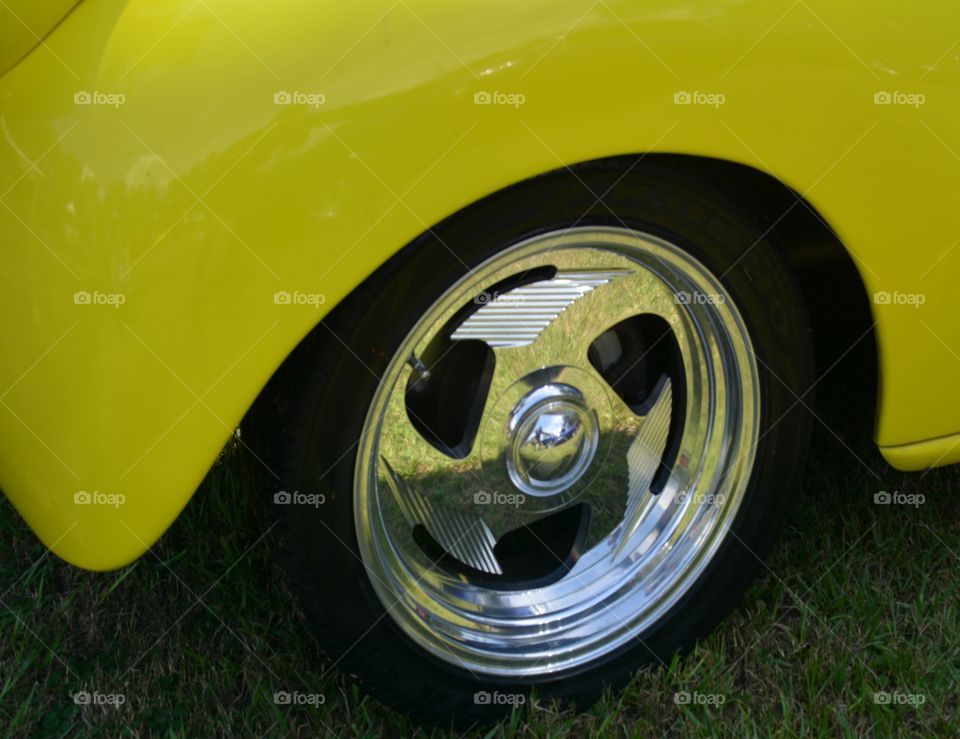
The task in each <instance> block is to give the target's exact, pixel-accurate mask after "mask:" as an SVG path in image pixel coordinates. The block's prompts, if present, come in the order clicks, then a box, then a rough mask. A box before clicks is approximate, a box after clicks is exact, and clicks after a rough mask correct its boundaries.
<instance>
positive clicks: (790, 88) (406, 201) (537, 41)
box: [0, 0, 960, 569]
mask: <svg viewBox="0 0 960 739" xmlns="http://www.w3.org/2000/svg"><path fill="white" fill-rule="evenodd" d="M72 6H73V3H71V2H60V3H47V4H45V7H44V8H43V9H41V10H37V9H36V8H34V6H33V4H32V3H29V2H27V0H17V1H16V2H12V3H11V0H7V2H6V3H5V7H6V8H7V10H8V12H6V13H0V41H3V44H4V45H3V48H2V50H0V70H3V69H5V70H6V72H5V73H4V74H3V76H2V77H0V129H2V130H0V250H2V256H3V266H4V268H3V270H2V277H0V279H2V290H0V311H2V314H3V319H2V325H3V334H2V352H0V406H2V407H0V488H2V489H3V491H4V493H5V494H6V495H7V496H8V497H9V499H10V500H11V501H12V502H13V505H14V506H15V507H16V508H17V510H18V511H19V512H20V513H21V514H22V515H23V517H24V518H25V519H26V521H27V522H28V523H29V525H30V526H31V527H32V528H33V529H34V531H36V533H37V534H38V536H39V537H40V538H41V539H42V541H43V542H44V543H45V544H46V545H47V546H48V547H50V548H51V549H52V550H53V551H54V552H55V553H56V554H58V555H59V556H61V557H63V558H64V559H66V560H68V561H70V562H72V563H75V564H77V565H79V566H82V567H86V568H91V569H108V568H114V567H118V566H121V565H124V564H126V563H128V562H130V561H131V560H133V559H134V558H136V557H137V556H139V555H141V554H143V553H144V552H145V551H146V550H147V548H149V547H150V546H151V545H153V543H154V542H155V541H156V540H157V539H158V537H159V536H160V535H161V534H162V533H163V531H164V530H165V529H166V528H167V527H168V526H169V525H170V523H171V522H172V521H173V520H174V518H175V517H176V516H177V514H178V513H179V512H180V511H181V509H182V508H183V507H184V505H186V503H187V501H188V500H189V498H190V496H191V495H192V494H193V492H194V490H195V489H196V488H197V486H198V484H199V483H200V481H201V480H202V478H203V477H204V475H205V473H206V472H207V470H208V469H209V468H210V466H211V464H212V463H213V462H214V460H215V459H216V457H217V454H218V452H219V451H220V449H221V448H222V447H223V445H224V442H225V441H226V440H227V439H228V438H229V437H230V435H231V434H232V433H233V432H234V429H235V428H236V427H237V425H238V423H239V422H240V420H241V418H242V417H243V415H244V413H245V411H246V410H247V409H248V408H249V406H250V405H251V403H252V402H253V400H254V399H255V398H256V397H257V395H258V393H259V392H260V390H261V389H262V388H263V386H264V385H265V383H266V382H267V380H268V379H269V377H270V376H271V374H272V373H273V372H274V371H275V370H276V368H277V367H278V366H279V365H280V364H281V363H282V362H283V360H284V358H285V357H286V356H287V355H288V354H289V353H290V352H291V351H292V350H293V348H294V347H295V346H296V345H297V344H298V342H300V341H301V339H302V338H303V337H304V336H305V335H306V334H307V333H308V332H309V331H310V330H311V329H313V328H314V327H315V326H316V325H317V323H318V322H319V321H320V319H321V318H322V317H323V315H324V314H325V313H326V312H327V311H328V310H329V309H330V308H332V307H333V306H335V305H336V304H337V302H338V301H339V300H341V299H342V298H343V297H344V296H346V295H347V294H348V293H350V292H351V290H352V289H353V288H354V287H355V286H357V285H358V284H359V283H360V282H361V281H362V280H363V279H364V278H365V277H366V276H368V275H369V274H370V273H371V272H372V271H374V270H375V269H376V268H377V267H378V266H380V265H382V264H383V263H384V262H385V261H386V260H387V259H388V258H389V257H390V256H391V255H392V254H394V253H395V252H397V251H398V250H399V249H400V248H401V247H403V246H404V245H405V244H407V243H408V242H409V241H411V240H412V239H413V238H414V237H416V236H417V235H418V234H419V233H421V232H423V231H424V230H426V229H427V228H429V227H430V226H431V225H432V224H435V223H437V222H439V221H440V220H442V219H443V218H444V217H446V216H448V215H450V214H452V213H454V212H456V211H457V210H459V209H461V208H463V207H465V206H467V205H469V204H470V203H472V202H475V201H476V200H478V199H480V198H482V197H484V196H485V195H487V194H489V193H492V192H494V191H496V190H498V189H500V188H502V187H505V186H507V185H509V184H511V183H514V182H517V181H520V180H524V179H526V178H530V177H532V176H535V175H537V174H540V173H543V172H546V171H549V170H553V169H556V168H557V167H559V166H563V165H566V164H573V163H576V162H584V161H588V160H593V159H597V158H601V157H608V156H614V155H624V154H643V153H650V152H665V153H678V154H690V155H697V156H704V157H712V158H716V159H721V160H726V161H730V162H736V163H740V164H743V165H747V166H749V167H753V168H755V169H757V170H760V171H762V172H765V173H769V174H770V175H772V176H773V177H775V178H777V179H778V180H780V181H781V182H782V183H784V184H785V185H787V186H789V187H790V188H793V190H795V191H796V192H797V193H798V194H799V195H801V196H802V197H803V198H804V199H805V200H806V201H807V202H808V203H810V204H811V205H812V206H813V207H814V208H816V210H817V211H818V212H819V214H820V215H821V216H822V217H823V218H824V220H825V221H826V222H827V223H828V224H829V225H830V227H831V228H832V229H833V230H834V231H835V233H836V234H837V236H838V237H839V239H840V240H841V241H842V243H843V244H844V245H845V247H846V248H847V249H848V251H849V252H850V254H851V256H852V257H853V260H854V262H855V264H856V265H857V268H858V271H859V273H860V275H861V277H862V280H863V282H864V284H865V286H866V289H867V294H868V295H869V296H871V300H870V302H871V305H870V309H871V310H872V314H873V317H874V320H875V321H876V325H875V332H876V338H877V345H878V347H879V373H880V377H879V379H880V384H879V387H880V392H879V398H878V416H877V425H876V432H875V438H876V443H877V444H878V445H879V447H880V449H881V451H882V452H883V454H884V456H885V457H886V459H887V460H888V461H889V462H890V463H891V464H893V465H894V466H896V467H898V468H901V469H921V468H924V467H928V466H933V465H942V464H947V463H952V462H957V461H960V383H957V382H956V381H955V378H956V376H957V374H958V370H960V320H957V314H958V311H957V304H956V297H955V295H956V292H955V285H956V282H957V277H958V275H960V245H958V241H957V240H958V238H960V208H958V207H957V203H958V202H960V129H958V128H957V125H956V121H957V113H958V111H960V62H958V58H960V46H958V45H957V39H956V33H957V31H956V29H957V28H958V27H960V7H958V6H957V5H956V4H954V3H949V2H944V1H942V0H937V1H936V2H933V1H931V2H925V3H922V4H920V5H907V4H902V3H897V2H893V1H892V0H881V2H879V3H874V4H872V5H871V6H870V8H869V9H864V8H862V7H860V6H858V5H857V4H854V3H833V2H827V1H826V0H796V1H795V2H793V1H791V0H784V1H783V2H769V3H761V2H744V3H715V2H705V1H701V0H696V1H695V2H689V3H679V2H676V0H651V1H650V2H642V3H640V2H630V1H628V0H598V1H597V2H593V1H592V0H528V1H527V2H522V3H521V2H512V1H508V0H485V2H482V3H480V2H459V3H451V2H443V1H441V0H397V2H388V1H384V2H373V1H367V0H363V1H358V2H351V3H295V2H285V1H283V0H280V1H278V2H274V3H269V4H263V3H256V4H254V3H235V2H227V0H200V1H199V2H194V1H193V0H163V1H157V0H150V2H147V1H146V0H84V1H83V2H80V3H79V4H78V5H76V7H72ZM31 47H32V49H31ZM520 108H522V115H518V110H519V109H520ZM358 412H363V411H362V409H358ZM91 499H95V500H96V502H98V504H91V503H90V502H89V501H90V500H91Z"/></svg>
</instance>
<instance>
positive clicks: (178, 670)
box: [0, 354, 960, 736]
mask: <svg viewBox="0 0 960 739" xmlns="http://www.w3.org/2000/svg"><path fill="white" fill-rule="evenodd" d="M861 359H862V358H861ZM855 360H856V361H860V360H857V359H856V355H855V354H854V356H853V357H850V358H848V361H847V362H846V363H845V364H843V365H842V366H841V367H838V368H837V370H835V371H834V372H832V373H831V376H829V377H828V378H827V379H825V380H824V381H823V382H822V383H821V384H820V385H819V386H818V388H817V391H818V395H819V403H818V405H817V415H818V420H815V421H814V425H815V437H814V441H813V451H812V455H811V460H810V464H809V467H808V471H807V474H806V477H805V480H804V484H803V489H802V492H801V494H800V495H799V496H797V497H796V499H794V500H792V501H790V502H789V508H788V512H787V521H786V526H785V528H784V531H783V535H782V537H781V543H780V545H779V546H778V547H777V548H776V550H775V552H774V553H773V554H772V555H771V557H770V558H769V559H768V561H766V562H765V563H764V566H765V569H764V573H765V574H764V575H762V576H761V578H760V580H759V581H758V582H757V583H756V584H755V585H754V586H753V587H752V588H751V590H750V591H749V593H748V595H747V597H746V599H745V600H744V603H743V604H742V605H741V607H740V608H739V609H738V610H737V611H736V612H735V613H734V614H733V615H732V616H731V617H730V618H729V619H728V620H727V621H726V622H725V623H724V624H723V625H722V626H721V627H720V628H719V629H718V630H717V632H716V633H714V634H713V635H712V636H710V637H709V638H708V639H706V640H705V641H704V642H703V643H701V645H700V646H699V647H698V648H697V649H696V650H695V652H694V653H693V654H691V655H689V656H688V657H686V658H684V659H682V660H677V661H675V662H674V663H673V664H672V665H670V666H669V667H668V668H667V669H664V668H657V669H647V670H644V671H642V672H641V673H640V674H639V675H638V676H637V677H636V679H635V680H634V681H633V683H632V684H631V686H630V687H629V688H628V689H627V690H625V691H624V692H623V693H621V694H617V695H609V694H608V695H605V696H604V698H603V699H602V700H601V701H600V702H599V703H598V704H597V705H596V706H594V707H593V708H592V709H590V710H589V711H587V712H586V713H584V714H582V715H579V716H578V715H575V714H574V713H573V712H572V711H570V710H568V709H559V708H557V707H550V706H536V705H535V706H529V707H527V708H525V709H524V710H523V711H522V712H521V713H520V714H517V715H515V716H514V717H513V719H512V721H510V722H507V723H505V724H503V725H502V726H501V727H500V728H499V729H498V733H499V734H502V735H530V736H539V735H542V734H545V733H551V734H553V735H572V736H577V735H585V734H589V735H594V734H599V733H609V734H629V735H634V734H640V735H647V734H650V735H662V734H668V733H669V734H673V733H678V734H683V735H687V736H710V735H715V734H717V733H722V734H728V733H736V734H738V735H740V734H754V733H756V734H760V735H771V734H782V735H798V734H800V733H802V732H814V731H815V732H817V733H823V732H829V733H831V734H832V733H839V732H844V733H851V734H863V733H868V732H871V731H876V732H877V733H882V734H887V733H911V734H914V733H917V734H919V733H923V734H947V733H950V732H951V730H955V728H956V725H957V721H958V720H960V719H958V707H957V697H956V692H955V686H956V684H957V682H958V678H960V674H958V672H960V654H958V643H960V639H958V635H960V618H958V610H957V608H956V594H957V592H958V591H960V587H958V585H960V576H958V573H960V566H958V565H960V559H958V556H960V531H958V525H957V521H958V516H957V513H958V502H957V501H958V497H957V493H958V487H960V474H958V472H957V468H948V469H943V470H936V471H933V472H930V473H927V474H912V475H906V474H902V473H898V472H895V471H893V470H891V469H890V468H889V467H888V466H887V465H886V464H885V463H884V462H883V461H882V459H881V458H880V456H879V454H878V453H877V451H876V449H875V447H873V445H872V444H871V441H870V422H871V419H870V418H869V417H868V415H867V414H865V413H864V412H862V410H857V409H862V408H863V407H869V404H870V394H871V392H872V391H871V389H870V388H869V387H865V386H864V385H863V383H860V382H858V377H859V376H862V375H861V374H860V373H859V372H858V365H857V364H856V361H855ZM857 395H860V396H865V397H866V400H867V403H866V405H864V404H862V401H863V400H864V398H863V397H855V396H857ZM254 465H256V462H255V461H253V460H252V459H251V458H250V457H249V456H248V455H247V453H246V452H245V451H244V450H243V449H242V448H240V447H238V446H236V445H230V446H229V447H228V448H227V449H226V450H225V452H224V454H223V457H222V459H221V460H220V461H219V462H218V464H217V465H216V466H215V467H214V469H213V470H211V472H210V474H209V475H208V477H207V479H206V480H205V481H204V483H203V485H202V486H201V489H200V490H199V491H198V493H197V495H196V496H195V497H194V499H193V501H192V502H191V503H190V504H189V505H188V507H187V509H186V510H185V511H184V513H183V515H182V516H181V517H180V518H179V519H178V520H177V522H176V523H175V524H174V526H173V527H172V529H171V530H170V531H169V532H168V533H167V534H166V535H165V536H164V537H163V539H162V540H161V541H160V542H159V543H158V544H157V546H156V547H154V549H153V551H152V552H151V553H149V554H147V555H146V556H145V557H144V558H143V559H141V560H140V561H139V562H137V563H135V564H133V565H131V566H130V567H127V568H124V569H123V570H120V571H117V572H112V573H105V574H95V573H88V572H83V571H80V570H77V569H75V568H72V567H70V566H68V565H66V564H64V563H63V562H61V561H59V560H57V559H56V558H55V557H53V556H52V555H46V554H45V552H44V549H43V547H42V545H41V544H40V543H39V542H38V541H37V540H36V538H35V537H34V536H33V534H32V533H30V531H29V530H28V529H27V528H26V526H25V525H24V523H23V522H22V521H21V520H20V518H19V517H18V516H17V514H16V513H15V512H14V511H13V510H12V508H11V506H10V505H9V503H7V502H6V501H5V500H4V501H2V502H0V594H3V595H2V605H0V727H2V728H3V729H4V731H5V733H7V734H9V735H12V736H65V735H67V736H88V735H110V736H117V735H129V736H153V735H161V734H163V735H184V736H228V735H229V736H237V735H243V736H247V735H250V736H261V735H268V736H325V735H350V736H381V735H384V734H386V735H398V736H415V735H425V734H431V733H437V734H438V735H440V734H443V732H440V731H437V732H434V731H433V730H425V729H420V728H418V727H416V726H414V725H413V724H411V723H410V722H409V721H407V720H406V719H405V718H404V717H402V716H398V715H396V714H394V713H392V712H390V711H388V710H387V709H384V708H382V707H380V706H379V705H378V704H376V703H375V702H374V701H372V700H371V699H370V698H367V697H365V696H364V695H363V694H362V693H361V692H360V691H359V690H358V689H357V688H356V687H355V685H354V684H353V683H352V681H350V680H349V679H348V678H345V677H343V676H341V675H340V674H339V673H338V672H337V671H336V670H331V667H332V663H331V660H330V659H329V658H328V657H325V656H324V655H322V654H320V653H319V651H318V650H317V648H316V647H315V646H314V644H313V642H312V641H311V640H310V638H309V636H308V634H307V632H306V630H305V629H304V628H303V626H302V625H301V624H300V622H299V619H298V618H297V614H296V606H295V604H294V602H293V601H292V599H291V598H290V597H289V595H288V594H287V592H286V590H285V588H284V587H283V585H282V584H281V580H280V577H279V576H278V572H277V571H276V569H275V567H274V565H273V563H272V560H271V558H270V556H269V552H268V539H269V536H268V535H266V530H267V525H266V524H265V523H264V521H263V520H261V519H260V518H259V516H258V514H257V511H256V507H255V506H254V505H252V501H251V500H250V499H249V492H248V490H249V485H248V484H247V483H249V481H250V480H252V479H256V477H257V475H258V473H257V471H256V469H255V467H254ZM881 490H885V491H890V492H892V491H899V492H901V493H904V494H922V495H924V497H925V502H924V503H923V504H922V505H919V506H910V505H898V504H888V505H878V504H875V503H874V495H875V494H876V493H878V492H879V491H881ZM78 691H88V692H90V693H91V694H93V693H96V694H98V695H99V696H110V695H114V694H122V696H123V700H124V702H123V704H122V705H119V706H115V705H112V704H107V705H77V704H75V702H74V700H73V697H72V696H73V694H74V693H76V692H78ZM279 691H286V692H288V693H294V692H297V693H300V694H302V695H322V696H323V703H322V704H321V705H312V704H306V705H278V704H276V703H275V702H274V694H275V693H277V692H279ZM881 692H886V693H887V694H888V695H894V696H896V695H902V696H910V695H913V696H917V695H922V696H923V704H922V705H916V701H914V704H913V705H911V704H896V705H894V704H892V702H891V703H888V704H877V703H875V701H874V693H881ZM678 694H689V695H691V696H693V698H692V699H691V702H689V703H687V704H685V705H678V703H677V702H676V701H675V696H676V695H678ZM697 696H707V697H708V698H709V696H714V698H713V700H706V699H704V700H703V701H702V702H698V700H699V699H698V698H697ZM717 696H723V698H722V701H721V700H720V699H718V698H717ZM893 700H897V699H893ZM313 703H319V699H316V700H315V701H313Z"/></svg>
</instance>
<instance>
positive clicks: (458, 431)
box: [354, 227, 760, 678]
mask: <svg viewBox="0 0 960 739" xmlns="http://www.w3.org/2000/svg"><path fill="white" fill-rule="evenodd" d="M657 337H659V338H657ZM657 347H659V348H657ZM451 357H452V358H453V359H451ZM654 359H656V361H654ZM424 398H426V400H424ZM759 403H760V399H759V384H758V376H757V368H756V363H755V359H754V354H753V349H752V345H751V343H750V338H749V335H748V332H747V329H746V327H745V325H744V322H743V320H742V318H741V316H740V314H739V312H738V311H737V309H736V306H735V305H734V304H733V301H732V299H731V298H730V295H729V294H728V292H727V291H726V289H725V288H724V287H723V285H722V284H721V283H720V281H719V280H718V279H717V278H716V277H715V276H713V275H712V274H711V273H710V272H709V271H708V270H707V269H706V268H705V267H704V266H703V265H702V264H701V263H700V262H698V261H697V260H695V259H694V258H693V257H691V256H690V255H689V254H688V253H686V252H685V251H683V250H682V249H680V248H679V247H677V246H675V245H673V244H671V243H669V242H667V241H664V240H662V239H659V238H657V237H654V236H651V235H649V234H644V233H639V232H636V231H632V230H628V229H625V228H624V229H621V228H606V227H603V228H599V227H584V228H574V229H567V230H563V231H557V232H552V233H547V234H544V235H541V236H537V237H534V238H531V239H529V240H526V241H524V242H522V243H519V244H516V245H514V246H512V247H510V248H508V249H506V250H504V251H502V252H501V253H499V254H498V255H496V256H495V257H493V258H492V259H490V260H489V261H487V262H486V263H484V264H482V265H481V266H479V267H478V268H477V269H475V270H473V271H472V272H471V273H470V274H469V275H467V276H466V277H464V278H463V279H461V280H460V281H459V282H458V283H457V284H456V285H454V286H453V287H452V288H450V289H449V290H448V291H447V292H446V293H445V294H444V295H443V296H442V297H440V298H439V299H438V300H437V301H436V302H435V303H434V304H433V306H432V307H431V308H430V309H429V310H428V311H427V312H426V313H425V314H424V315H423V317H422V318H421V319H420V321H419V322H418V323H417V325H416V326H415V327H414V329H413V330H412V331H411V332H410V333H409V334H408V335H407V337H406V338H405V339H404V340H403V342H402V343H401V345H400V347H399V349H398V350H397V352H396V353H395V355H394V357H393V358H392V360H391V361H390V363H389V364H388V366H387V369H386V371H385V373H384V375H383V377H382V379H381V382H380V384H379V386H378V389H377V391H376V393H375V395H374V398H373V401H372V403H371V405H370V408H369V411H368V414H367V418H366V421H365V424H364V428H363V432H362V436H361V441H360V444H359V447H358V456H357V462H356V470H355V496H354V508H355V521H356V533H357V541H358V545H359V550H360V555H361V558H362V560H363V563H364V566H365V568H366V570H367V572H368V574H369V576H370V581H371V583H372V585H373V588H374V590H375V591H376V593H377V595H378V597H379V598H380V600H381V602H382V604H383V606H384V608H385V609H386V611H387V613H388V614H389V616H390V618H392V619H393V620H394V621H395V622H396V623H397V624H398V625H399V626H400V628H401V629H402V630H403V632H404V633H406V635H407V636H408V637H409V638H410V639H412V640H413V641H414V642H415V643H416V644H417V645H418V646H420V647H422V648H423V649H425V650H427V651H428V652H430V653H431V654H433V655H435V656H436V657H438V658H440V659H441V660H443V661H445V662H448V663H450V664H453V665H456V666H459V667H462V668H464V669H468V670H470V671H471V672H474V673H483V674H488V675H496V676H503V677H513V678H516V677H537V676H542V675H555V674H557V673H561V672H564V671H568V670H573V669H579V668H582V667H583V666H585V665H589V664H591V663H593V662H596V661H598V660H601V659H603V658H604V657H607V656H609V655H611V654H612V653H614V652H616V651H617V650H619V649H620V648H622V647H624V646H625V645H627V643H628V642H630V641H632V640H634V639H636V638H637V637H642V634H643V633H644V632H645V631H646V630H647V629H648V628H649V627H650V626H651V625H653V624H654V623H656V622H657V621H658V620H659V619H660V618H662V617H663V616H664V614H666V613H667V612H668V611H669V610H670V609H671V608H672V607H673V606H674V605H676V603H677V602H678V601H679V599H680V598H681V597H682V596H683V595H684V594H685V593H686V592H688V591H689V589H690V587H691V586H692V585H693V584H694V583H695V582H696V581H697V580H698V578H699V577H700V575H702V574H703V571H704V569H705V567H706V566H707V564H708V563H709V562H710V560H711V559H712V558H713V556H714V554H715V553H716V551H717V549H718V547H719V546H720V544H721V543H722V541H723V540H724V538H725V536H726V535H727V533H728V531H729V528H730V525H731V523H732V521H733V519H734V517H735V516H736V513H737V511H738V510H739V508H740V505H741V503H742V500H743V497H744V493H745V490H746V488H747V485H748V483H749V479H750V472H751V470H752V468H753V462H754V454H755V447H756V443H757V438H758V426H759ZM424 416H428V418H426V419H425V418H424ZM453 416H455V417H456V418H455V421H456V422H455V423H453V422H451V421H450V418H451V417H453ZM446 427H450V428H449V429H448V428H446ZM441 428H442V430H440V429H441ZM451 429H452V430H451ZM551 558H552V560H555V561H552V560H551Z"/></svg>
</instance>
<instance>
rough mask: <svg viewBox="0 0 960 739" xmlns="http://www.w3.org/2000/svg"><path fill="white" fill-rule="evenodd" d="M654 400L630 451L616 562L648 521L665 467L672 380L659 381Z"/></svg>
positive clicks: (661, 379)
mask: <svg viewBox="0 0 960 739" xmlns="http://www.w3.org/2000/svg"><path fill="white" fill-rule="evenodd" d="M652 397H653V398H654V401H653V403H652V405H651V407H650V411H649V413H647V414H646V416H645V417H644V418H643V422H642V425H641V426H640V430H639V433H638V434H637V436H636V437H635V438H634V440H633V443H632V444H631V445H630V449H629V451H628V452H627V464H628V466H629V470H630V483H629V490H628V492H627V511H626V514H625V516H624V520H623V529H622V531H621V533H620V539H619V541H618V543H617V547H616V549H615V551H614V554H613V556H614V559H616V558H617V557H619V556H620V555H621V554H622V552H623V551H624V549H625V548H626V546H627V543H628V542H629V541H630V540H631V539H632V538H633V537H634V535H635V534H636V533H637V530H638V529H639V528H640V525H641V523H642V522H643V520H644V519H645V518H646V517H645V516H644V513H645V512H646V506H647V505H649V504H651V503H652V502H653V501H652V497H653V496H652V494H651V492H650V485H651V484H652V483H653V479H654V477H656V474H657V471H658V470H659V469H660V466H661V465H662V464H663V454H664V451H665V450H666V446H667V436H668V434H669V431H670V414H671V411H672V409H673V390H672V386H671V382H670V378H669V377H667V376H666V375H664V376H663V377H662V378H660V381H659V382H658V383H657V386H656V388H655V390H654V393H653V396H652Z"/></svg>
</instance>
